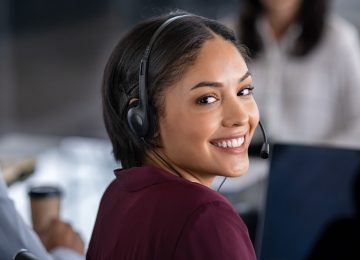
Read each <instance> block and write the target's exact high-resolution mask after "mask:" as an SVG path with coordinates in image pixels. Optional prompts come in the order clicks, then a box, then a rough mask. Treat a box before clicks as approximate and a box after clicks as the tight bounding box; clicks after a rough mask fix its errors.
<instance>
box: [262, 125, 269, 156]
mask: <svg viewBox="0 0 360 260" xmlns="http://www.w3.org/2000/svg"><path fill="white" fill-rule="evenodd" d="M259 126H260V129H261V132H262V135H263V138H264V143H263V145H262V146H261V151H260V157H261V158H263V159H267V158H269V155H270V145H269V142H268V139H267V135H266V132H265V129H264V127H263V125H262V124H261V122H260V121H259Z"/></svg>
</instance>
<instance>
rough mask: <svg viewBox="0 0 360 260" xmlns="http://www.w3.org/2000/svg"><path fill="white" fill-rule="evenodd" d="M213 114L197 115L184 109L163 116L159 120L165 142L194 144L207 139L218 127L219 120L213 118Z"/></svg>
mask: <svg viewBox="0 0 360 260" xmlns="http://www.w3.org/2000/svg"><path fill="white" fill-rule="evenodd" d="M190 114H191V116H190ZM212 116H213V115H196V114H194V113H190V112H186V111H184V112H183V113H177V114H176V115H174V114H172V115H171V116H170V115H169V116H168V117H166V118H163V119H162V120H160V122H159V125H160V135H161V136H162V140H163V142H165V143H166V144H169V143H172V144H175V143H179V145H194V144H196V143H199V142H202V141H204V140H207V139H208V138H209V136H210V135H211V134H212V133H213V132H214V131H215V130H216V128H217V121H216V120H213V119H212Z"/></svg>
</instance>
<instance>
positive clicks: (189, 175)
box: [146, 36, 259, 187]
mask: <svg viewBox="0 0 360 260" xmlns="http://www.w3.org/2000/svg"><path fill="white" fill-rule="evenodd" d="M251 84H252V79H251V75H250V73H249V71H248V68H247V66H246V63H245V61H244V59H243V57H242V56H241V54H240V53H239V51H238V50H237V48H236V47H235V46H234V45H233V44H232V43H231V42H229V41H226V40H224V39H223V38H221V37H219V36H215V37H214V39H211V40H208V41H207V42H205V43H204V45H203V46H202V48H201V49H200V51H199V55H198V57H197V60H196V61H195V63H194V64H193V65H191V66H190V67H189V68H188V69H187V72H186V73H185V74H184V75H183V77H182V79H181V80H180V81H179V82H177V83H176V84H174V85H173V86H170V87H169V88H168V89H167V90H166V91H165V98H164V101H165V104H164V110H165V113H164V115H163V116H161V117H160V118H159V132H158V139H159V141H160V144H161V146H162V148H159V149H157V150H156V151H155V152H156V154H155V153H154V152H149V153H148V154H147V159H146V164H152V165H156V166H159V167H161V168H163V169H165V170H167V171H169V172H172V173H174V174H176V173H178V174H180V175H181V177H183V178H185V179H187V180H190V181H192V182H197V183H201V184H203V185H206V186H208V187H210V186H211V184H212V182H213V180H214V178H215V176H227V177H235V176H241V175H243V174H245V173H246V172H247V170H248V168H249V157H248V147H249V144H250V140H251V138H252V136H253V134H254V131H255V128H256V126H257V124H258V122H259V111H258V108H257V105H256V103H255V100H254V98H253V96H252V86H251ZM242 138H244V141H243V143H242V144H241V145H240V146H239V147H226V148H224V147H219V146H218V145H219V144H223V142H226V143H227V142H228V141H229V140H232V139H237V140H239V142H240V141H242ZM240 143H241V142H240ZM216 144H217V145H216ZM236 145H239V144H236ZM158 155H160V156H161V157H162V158H163V159H165V161H166V163H164V162H163V161H162V160H160V159H159V156H158ZM169 165H170V166H169Z"/></svg>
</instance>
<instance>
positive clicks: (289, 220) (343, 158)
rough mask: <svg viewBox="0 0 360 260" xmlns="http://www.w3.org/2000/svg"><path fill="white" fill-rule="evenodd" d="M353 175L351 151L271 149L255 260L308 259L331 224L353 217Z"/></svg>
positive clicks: (356, 163) (356, 160)
mask: <svg viewBox="0 0 360 260" xmlns="http://www.w3.org/2000/svg"><path fill="white" fill-rule="evenodd" d="M359 170H360V151H357V150H350V149H340V148H331V147H315V146H306V145H296V144H277V145H274V147H273V149H272V157H271V162H270V171H269V176H268V185H267V191H266V194H267V196H266V200H265V207H264V215H263V217H262V221H261V225H260V226H261V227H260V234H258V236H257V237H258V238H259V239H258V242H259V243H258V244H257V249H258V252H257V254H258V257H259V259H263V260H271V259H276V260H281V259H291V260H296V259H308V258H309V256H310V255H311V254H312V250H313V249H314V247H315V246H316V244H317V243H318V241H319V240H320V239H322V238H321V237H322V236H323V235H324V234H325V233H326V229H327V228H329V225H331V223H333V222H334V221H335V220H336V221H337V220H340V219H342V218H344V219H349V218H353V217H354V216H355V214H356V209H355V203H354V198H353V197H354V192H355V191H354V181H355V179H356V178H357V179H359V177H358V175H359V174H360V171H359ZM339 239H346V237H341V238H339ZM359 247H360V245H359Z"/></svg>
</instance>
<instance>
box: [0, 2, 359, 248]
mask: <svg viewBox="0 0 360 260" xmlns="http://www.w3.org/2000/svg"><path fill="white" fill-rule="evenodd" d="M240 2H241V0H86V1H85V0H77V1H70V0H61V1H60V0H52V1H45V0H26V1H25V0H0V159H2V158H1V155H6V154H7V153H12V152H14V153H20V154H22V153H27V152H28V151H29V150H28V149H30V148H31V153H38V152H40V150H42V148H43V147H60V148H56V149H57V150H51V151H50V152H47V153H45V154H43V155H42V156H41V157H40V158H39V159H38V161H37V163H38V166H39V167H38V169H37V177H38V178H37V179H35V181H36V180H38V179H41V178H45V179H46V178H52V177H54V176H57V177H56V178H54V180H56V181H58V182H60V183H61V182H63V186H67V187H68V188H69V190H70V191H69V192H72V193H71V194H72V195H71V196H72V197H71V196H69V197H71V199H68V202H69V203H67V204H66V203H65V205H68V211H67V213H66V212H65V216H66V215H67V216H68V218H69V219H75V221H76V222H75V223H73V224H75V227H76V228H78V229H80V231H81V232H82V234H83V235H84V238H85V241H86V242H88V239H89V236H90V232H91V227H92V224H93V221H94V218H95V214H96V211H97V202H98V201H99V199H100V196H101V193H102V190H103V189H104V188H105V187H106V185H107V183H108V182H109V181H110V180H111V178H113V175H112V173H111V171H112V169H113V164H112V163H113V162H112V161H109V160H112V158H111V155H110V150H111V148H110V147H109V146H107V144H104V143H98V142H97V141H98V140H99V139H106V138H107V137H106V132H105V128H104V126H103V120H102V112H101V97H100V87H101V81H102V73H103V69H104V67H105V63H106V61H107V59H108V57H109V55H110V53H111V51H112V49H113V47H114V46H115V44H116V43H117V42H118V41H119V39H120V38H121V36H122V35H123V33H124V32H125V31H126V30H127V29H128V28H129V27H130V26H131V25H133V24H134V23H136V22H137V21H139V20H141V19H143V18H145V17H149V16H152V15H154V14H159V13H162V12H164V11H167V10H171V9H176V8H179V9H184V10H187V11H189V12H193V13H196V14H199V15H203V16H207V17H210V18H213V19H224V18H225V17H228V16H231V15H233V16H234V15H236V13H235V12H237V11H238V9H239V6H240ZM332 8H333V11H334V12H336V13H338V14H340V15H341V16H343V17H344V18H346V19H347V20H349V21H350V22H352V23H353V24H355V25H356V27H357V28H358V29H360V16H359V15H358V13H359V11H360V1H358V0H333V1H332ZM9 136H10V137H9ZM29 136H30V138H29ZM34 136H36V138H35V137H34ZM70 136H77V137H84V138H88V137H94V138H96V139H84V140H85V142H82V141H84V140H79V139H73V138H70ZM43 137H44V138H43ZM47 137H50V139H49V138H47ZM54 137H55V138H54ZM63 138H65V140H64V139H63ZM59 142H60V144H59ZM57 145H59V146H57ZM10 150H11V151H10ZM96 151H98V153H96ZM103 152H104V153H103ZM104 156H106V157H107V158H104ZM5 159H6V157H5ZM89 162H90V163H89ZM0 163H1V160H0ZM0 166H1V165H0ZM114 167H115V166H114ZM252 167H253V168H251V170H252V173H251V174H249V175H248V176H244V178H243V177H242V182H241V183H240V186H241V187H239V183H235V184H236V186H234V187H233V188H232V186H231V183H228V187H227V189H228V190H230V191H233V190H235V189H236V190H239V189H245V188H244V187H245V186H246V187H247V186H251V185H253V184H254V182H255V180H256V179H260V180H262V179H263V177H264V176H265V175H264V174H265V172H266V168H264V167H263V165H260V168H259V167H258V166H256V167H258V168H256V167H254V166H252ZM106 173H107V175H106ZM101 174H104V176H105V177H104V178H100V177H99V175H101ZM259 174H260V175H259ZM46 176H48V177H46ZM51 176H52V177H51ZM59 176H61V177H59ZM246 178H248V179H246ZM251 178H252V179H251ZM32 181H34V179H33V180H32ZM228 182H229V181H228ZM69 183H70V184H69ZM94 183H95V184H98V185H99V183H100V186H101V187H100V189H98V186H96V185H94ZM218 184H219V183H215V185H218ZM91 185H92V186H94V187H92V186H91ZM225 186H226V185H225ZM216 187H217V186H216ZM258 188H262V189H263V188H264V182H261V183H260V184H258V186H255V189H253V190H252V191H251V192H243V193H242V198H241V199H242V200H243V201H248V202H251V203H255V204H256V203H260V204H261V203H263V198H262V197H261V196H262V194H260V193H259V192H258V190H257V189H258ZM94 190H97V192H98V193H97V194H90V191H91V192H92V191H94ZM73 193H76V194H73ZM234 193H235V192H234ZM69 194H70V193H69ZM10 195H11V196H12V197H13V198H14V199H15V200H16V202H17V206H18V208H19V209H20V211H21V213H22V214H24V215H26V210H21V209H24V208H25V209H26V205H24V204H26V201H25V200H24V197H25V196H26V186H21V184H19V185H18V186H16V184H15V185H12V187H11V189H10ZM91 196H93V197H91ZM74 197H75V198H76V199H73V198H74ZM84 198H86V200H84ZM230 199H234V198H231V196H230ZM234 200H235V199H234ZM19 203H20V204H19ZM94 204H96V205H94ZM80 205H81V207H82V208H79V207H80ZM237 206H239V207H243V206H244V205H237ZM245 206H246V205H245ZM257 206H258V207H261V205H257ZM71 207H73V208H71ZM84 207H86V210H83V208H84ZM69 208H70V209H69ZM89 208H90V209H91V210H90V211H89V210H88V209H89ZM240 210H241V209H240ZM24 212H25V213H24ZM27 212H28V211H27ZM27 214H28V213H27ZM84 219H85V221H83V220H84ZM28 221H29V220H28ZM79 225H81V226H79Z"/></svg>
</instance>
